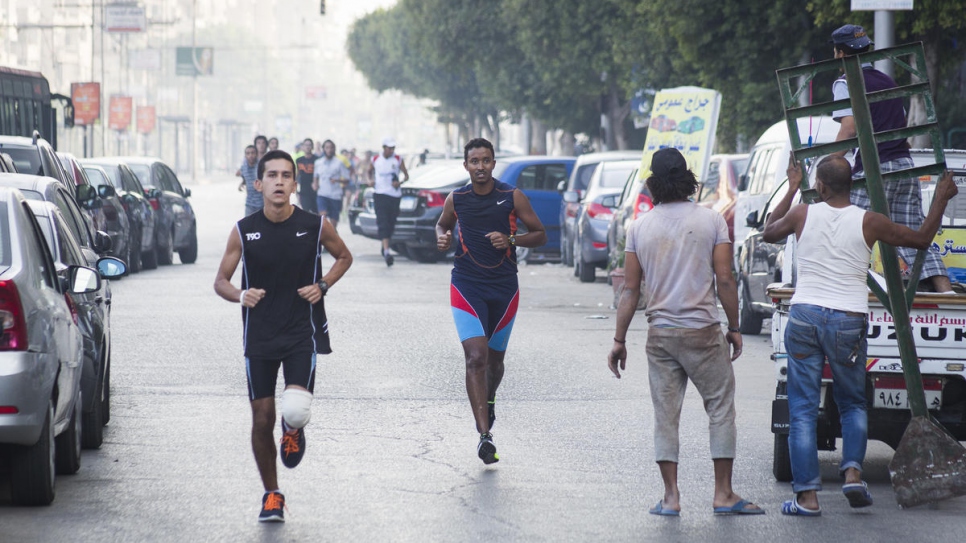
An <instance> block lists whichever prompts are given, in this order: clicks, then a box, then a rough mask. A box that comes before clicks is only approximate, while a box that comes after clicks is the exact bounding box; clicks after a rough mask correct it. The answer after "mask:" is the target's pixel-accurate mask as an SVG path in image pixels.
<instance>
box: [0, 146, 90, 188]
mask: <svg viewBox="0 0 966 543" xmlns="http://www.w3.org/2000/svg"><path fill="white" fill-rule="evenodd" d="M0 153H3V154H5V155H7V156H9V157H10V159H11V160H12V161H13V165H14V166H15V167H16V168H17V172H18V173H24V174H29V175H39V176H42V177H52V178H54V179H56V180H57V181H59V182H60V183H61V184H62V185H63V186H64V188H66V189H67V190H68V191H69V192H70V194H71V196H72V197H74V196H76V194H77V193H76V189H75V188H74V179H73V177H71V176H70V174H69V173H67V170H65V169H64V166H63V165H62V164H61V163H60V159H59V158H57V154H56V153H55V152H54V149H53V148H52V147H51V146H50V144H49V143H47V140H45V139H44V138H41V137H40V133H39V132H37V131H34V137H33V138H24V137H21V136H0Z"/></svg>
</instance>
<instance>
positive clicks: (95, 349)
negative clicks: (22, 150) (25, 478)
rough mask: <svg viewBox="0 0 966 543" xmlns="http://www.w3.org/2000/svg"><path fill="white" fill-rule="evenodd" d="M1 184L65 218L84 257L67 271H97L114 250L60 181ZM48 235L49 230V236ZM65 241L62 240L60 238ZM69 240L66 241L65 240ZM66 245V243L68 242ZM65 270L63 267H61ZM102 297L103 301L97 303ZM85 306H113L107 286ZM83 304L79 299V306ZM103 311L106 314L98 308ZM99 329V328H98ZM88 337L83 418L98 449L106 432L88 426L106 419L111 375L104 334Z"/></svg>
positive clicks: (13, 178) (10, 178)
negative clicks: (102, 255)
mask: <svg viewBox="0 0 966 543" xmlns="http://www.w3.org/2000/svg"><path fill="white" fill-rule="evenodd" d="M0 185H2V186H5V187H12V188H16V189H19V190H20V192H21V193H22V194H23V196H24V198H26V199H27V201H28V203H29V202H41V203H42V202H49V203H50V204H51V205H52V206H53V207H54V208H56V209H57V211H58V212H59V213H60V215H61V218H62V219H63V221H62V223H61V226H60V228H62V229H63V230H64V231H65V232H69V237H70V238H71V239H72V240H73V241H74V244H75V246H77V249H76V251H77V252H78V253H79V254H80V258H73V260H76V262H74V261H71V262H67V261H66V260H62V261H61V262H63V264H64V266H63V269H66V268H67V267H69V266H75V265H79V266H88V267H90V268H97V266H98V264H99V262H100V260H101V259H100V258H99V257H98V253H101V252H105V251H107V250H109V249H110V238H109V237H108V236H107V235H106V234H104V233H103V232H97V233H95V234H93V235H92V234H91V232H90V230H88V228H87V222H86V221H85V220H84V217H83V215H82V213H81V210H80V208H79V207H78V206H77V202H75V201H74V199H73V198H72V197H71V196H70V194H68V192H67V190H66V189H64V187H63V186H62V185H61V184H60V183H59V182H57V181H55V180H53V179H50V178H47V177H39V176H35V175H25V174H0ZM33 209H34V211H35V212H34V215H35V216H36V215H37V211H36V210H37V208H36V207H34V208H33ZM43 214H44V215H50V213H43ZM38 222H39V223H40V225H41V227H42V229H44V228H43V227H44V220H43V219H41V218H39V217H38ZM47 227H48V228H50V227H51V225H50V224H48V225H47ZM46 235H47V232H46V231H45V236H46ZM58 239H61V238H58ZM65 239H66V238H65ZM64 243H66V241H64ZM61 250H63V247H59V248H57V247H53V246H52V247H51V252H52V253H54V256H55V260H57V258H56V255H57V254H58V251H61ZM118 262H120V261H118ZM58 268H61V267H58ZM97 297H100V302H98V301H97V300H96V298H97ZM84 300H85V303H87V302H91V303H94V304H95V305H97V304H105V303H107V304H109V303H110V290H109V287H108V286H107V284H106V283H103V287H102V288H99V289H98V291H97V292H96V293H93V294H91V296H90V298H89V299H88V298H85V299H84ZM79 303H80V301H79V300H78V304H79ZM74 309H75V310H76V311H78V316H80V315H79V311H80V309H81V308H80V306H79V305H78V306H77V307H75V308H74ZM98 310H99V311H103V310H101V309H99V308H98ZM78 324H80V319H78ZM95 328H98V327H96V326H95ZM81 332H82V334H84V336H85V337H84V367H83V371H82V374H81V393H82V397H83V402H84V406H83V410H82V412H83V419H84V421H85V424H82V426H83V437H82V442H83V443H84V445H85V446H87V447H88V448H96V447H99V446H100V444H101V439H102V430H101V426H103V424H101V425H100V426H97V425H92V424H86V423H87V422H88V421H95V420H104V418H105V417H104V412H103V409H104V404H105V402H104V396H103V395H104V388H103V387H104V385H103V383H104V382H105V380H106V378H107V375H106V371H105V366H104V365H103V364H104V363H105V361H106V358H104V357H103V356H102V355H103V349H104V347H103V343H102V342H98V341H97V339H96V338H98V337H100V336H101V335H102V332H99V331H97V332H95V331H92V332H91V335H90V336H88V335H87V334H86V332H85V331H84V330H83V327H82V330H81Z"/></svg>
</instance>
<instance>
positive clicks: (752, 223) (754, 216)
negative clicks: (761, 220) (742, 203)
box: [745, 209, 758, 228]
mask: <svg viewBox="0 0 966 543" xmlns="http://www.w3.org/2000/svg"><path fill="white" fill-rule="evenodd" d="M745 224H746V225H747V226H749V227H750V228H758V210H757V209H756V210H755V211H752V212H751V213H749V214H748V216H747V217H745Z"/></svg>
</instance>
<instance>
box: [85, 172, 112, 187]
mask: <svg viewBox="0 0 966 543" xmlns="http://www.w3.org/2000/svg"><path fill="white" fill-rule="evenodd" d="M84 171H85V172H87V178H88V179H90V180H91V184H92V185H94V186H95V187H102V186H109V185H110V184H111V183H110V181H108V179H107V178H106V177H104V174H103V173H101V170H95V169H93V168H84Z"/></svg>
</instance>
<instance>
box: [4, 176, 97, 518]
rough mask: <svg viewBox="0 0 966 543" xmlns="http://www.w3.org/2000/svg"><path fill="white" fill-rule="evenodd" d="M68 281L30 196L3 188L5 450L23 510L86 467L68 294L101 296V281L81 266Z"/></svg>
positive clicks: (78, 361)
mask: <svg viewBox="0 0 966 543" xmlns="http://www.w3.org/2000/svg"><path fill="white" fill-rule="evenodd" d="M64 276H65V278H66V281H64V282H62V281H61V279H60V278H59V277H58V275H57V269H56V267H55V264H54V260H53V258H52V257H51V253H50V250H49V249H48V247H47V243H46V241H44V236H43V233H42V232H41V230H40V226H39V225H38V223H37V220H36V219H35V218H34V215H33V213H31V211H30V208H29V207H28V205H27V202H26V200H25V199H24V197H23V195H22V194H21V193H20V191H19V190H17V189H13V188H9V187H0V329H2V332H0V444H5V445H9V446H8V447H5V448H4V449H3V454H4V455H5V457H6V461H7V462H6V463H7V464H8V465H9V467H10V470H9V473H10V492H11V496H12V498H13V501H14V502H15V503H17V504H21V505H46V504H49V503H50V502H51V501H53V499H54V474H55V473H73V472H76V471H77V469H78V468H79V467H80V436H81V418H80V400H81V391H80V379H81V368H82V362H83V357H84V354H83V346H82V342H81V333H80V329H79V328H78V326H77V322H76V320H75V317H74V316H73V315H72V309H71V307H70V302H69V301H68V299H67V297H66V295H65V293H66V292H67V291H71V292H94V291H96V290H97V288H98V287H99V286H100V277H98V274H97V272H96V271H94V270H93V269H90V268H86V267H81V266H71V267H70V268H68V269H66V270H64ZM63 283H66V285H65V284H63ZM68 287H69V288H68Z"/></svg>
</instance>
